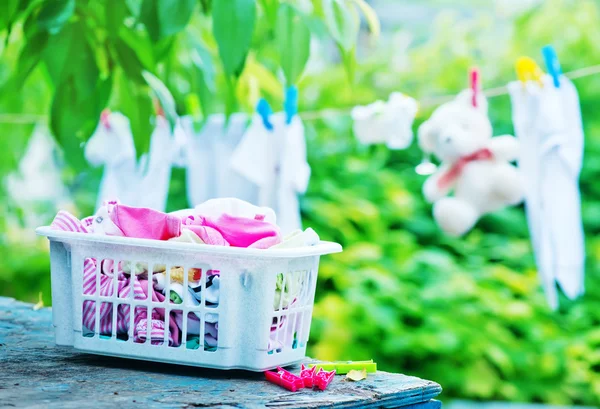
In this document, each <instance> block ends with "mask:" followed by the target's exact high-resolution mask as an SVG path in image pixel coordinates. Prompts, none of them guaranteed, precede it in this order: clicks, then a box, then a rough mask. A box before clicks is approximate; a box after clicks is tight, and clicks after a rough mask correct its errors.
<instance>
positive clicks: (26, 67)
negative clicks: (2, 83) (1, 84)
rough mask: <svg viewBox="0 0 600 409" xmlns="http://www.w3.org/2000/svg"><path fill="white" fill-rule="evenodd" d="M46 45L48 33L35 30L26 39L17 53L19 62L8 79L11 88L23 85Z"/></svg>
mask: <svg viewBox="0 0 600 409" xmlns="http://www.w3.org/2000/svg"><path fill="white" fill-rule="evenodd" d="M47 45H48V33H47V32H45V31H41V32H37V33H36V34H35V35H33V37H31V38H29V39H28V40H27V43H26V44H25V47H23V50H22V51H21V54H20V55H19V62H18V65H17V69H16V70H15V73H14V76H13V78H11V80H10V84H9V86H10V87H11V89H15V88H16V89H19V88H21V87H22V86H23V84H24V83H25V81H26V80H27V78H28V77H29V75H30V74H31V72H32V71H33V70H34V69H35V67H36V66H37V65H38V63H39V62H40V59H41V58H42V54H43V52H44V50H45V48H46V46H47Z"/></svg>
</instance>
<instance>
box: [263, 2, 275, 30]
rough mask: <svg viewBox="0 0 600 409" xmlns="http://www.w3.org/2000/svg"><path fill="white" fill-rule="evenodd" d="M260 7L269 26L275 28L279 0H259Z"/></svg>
mask: <svg viewBox="0 0 600 409" xmlns="http://www.w3.org/2000/svg"><path fill="white" fill-rule="evenodd" d="M260 5H261V7H262V9H263V12H264V13H265V16H266V17H267V21H268V22H269V26H270V27H273V28H275V23H276V22H277V10H278V8H279V0H260Z"/></svg>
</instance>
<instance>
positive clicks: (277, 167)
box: [231, 112, 310, 234]
mask: <svg viewBox="0 0 600 409" xmlns="http://www.w3.org/2000/svg"><path fill="white" fill-rule="evenodd" d="M269 119H270V121H271V123H272V125H273V129H272V130H269V129H267V128H266V127H265V126H264V123H263V120H262V117H261V116H260V115H258V114H255V115H254V117H253V119H252V124H251V125H250V126H249V127H248V130H247V131H246V133H245V134H244V138H243V139H242V141H241V142H240V144H239V146H238V147H237V149H236V150H235V152H234V154H233V156H232V157H231V166H232V168H233V169H234V170H235V171H237V172H238V173H239V174H240V175H243V177H244V178H246V179H247V180H248V181H249V182H251V183H252V184H254V185H255V186H257V187H258V188H259V195H258V202H254V203H255V204H257V205H258V206H266V207H270V208H272V209H274V210H275V214H276V215H277V224H278V225H279V227H280V228H281V231H282V233H283V234H287V233H290V232H292V231H294V230H297V229H301V228H302V220H301V217H300V203H299V200H298V195H301V194H303V193H305V192H306V189H307V187H308V181H309V179H310V166H309V165H308V162H307V160H306V140H305V135H304V125H303V124H302V121H301V120H300V118H299V117H298V116H297V115H296V116H294V117H293V118H292V120H291V122H290V124H287V122H286V115H285V113H282V112H280V113H276V114H273V115H271V116H270V118H269Z"/></svg>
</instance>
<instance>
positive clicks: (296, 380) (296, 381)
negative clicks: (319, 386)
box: [265, 366, 304, 392]
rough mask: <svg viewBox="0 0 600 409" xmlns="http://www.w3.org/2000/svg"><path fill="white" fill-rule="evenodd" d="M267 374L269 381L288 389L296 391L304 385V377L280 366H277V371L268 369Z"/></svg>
mask: <svg viewBox="0 0 600 409" xmlns="http://www.w3.org/2000/svg"><path fill="white" fill-rule="evenodd" d="M265 376H266V378H267V380H268V381H269V382H271V383H274V384H275V385H279V386H281V387H284V388H285V389H287V390H288V391H292V392H296V391H297V390H298V389H301V388H303V387H304V381H303V380H302V378H300V377H299V376H297V375H294V374H293V373H291V372H288V371H286V370H285V369H283V368H281V367H279V366H278V367H277V372H273V371H266V372H265Z"/></svg>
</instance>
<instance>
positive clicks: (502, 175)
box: [418, 90, 524, 236]
mask: <svg viewBox="0 0 600 409" xmlns="http://www.w3.org/2000/svg"><path fill="white" fill-rule="evenodd" d="M477 102H478V104H477V107H474V106H473V104H472V91H471V90H465V91H463V92H461V93H460V94H459V95H458V96H457V97H456V98H455V99H454V100H452V101H450V102H447V103H445V104H443V105H441V106H440V107H439V108H437V109H436V110H435V111H434V112H433V114H432V115H431V118H429V119H428V120H427V121H425V122H423V124H422V125H421V126H420V127H419V133H418V138H419V145H420V147H421V149H422V150H423V151H424V152H426V153H434V154H435V155H436V156H437V157H438V158H439V159H440V160H441V161H442V163H441V165H440V167H439V169H438V170H437V172H436V173H434V174H433V175H431V176H430V177H429V178H428V179H427V180H426V181H425V184H424V185H423V194H424V196H425V199H426V200H427V201H428V202H430V203H433V216H434V218H435V220H436V222H437V223H438V225H439V226H440V227H441V228H442V230H444V231H445V232H446V233H448V234H449V235H452V236H461V235H463V234H464V233H466V232H468V231H469V230H470V229H471V228H472V227H473V226H474V225H475V223H476V222H477V220H478V219H479V218H480V217H481V216H482V215H484V214H486V213H490V212H493V211H496V210H498V209H500V208H502V207H504V206H509V205H516V204H518V203H520V202H521V201H522V200H523V196H524V191H523V185H522V182H521V178H520V174H519V171H518V170H517V168H516V167H515V166H513V165H511V164H510V162H511V161H514V160H516V159H517V157H518V155H519V144H518V141H517V140H516V138H515V137H513V136H511V135H503V136H497V137H494V138H492V125H491V123H490V121H489V119H488V117H487V101H486V100H485V98H484V97H483V95H479V94H478V95H477ZM451 191H454V196H453V197H449V196H448V194H449V193H450V192H451Z"/></svg>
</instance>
